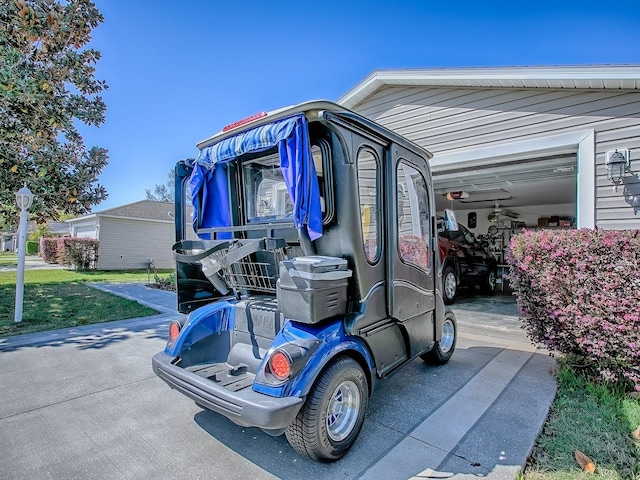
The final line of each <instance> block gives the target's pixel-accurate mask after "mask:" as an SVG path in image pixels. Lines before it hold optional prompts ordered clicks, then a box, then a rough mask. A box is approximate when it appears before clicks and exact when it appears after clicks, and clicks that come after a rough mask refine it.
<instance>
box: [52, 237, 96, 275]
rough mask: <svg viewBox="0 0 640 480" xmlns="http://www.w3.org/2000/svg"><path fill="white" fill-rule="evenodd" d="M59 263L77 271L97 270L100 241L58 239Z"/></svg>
mask: <svg viewBox="0 0 640 480" xmlns="http://www.w3.org/2000/svg"><path fill="white" fill-rule="evenodd" d="M57 241H58V244H57V259H58V263H60V264H61V265H65V266H67V267H73V268H75V269H76V270H95V269H96V266H97V264H98V244H99V242H98V240H96V239H94V238H69V237H64V238H58V240H57Z"/></svg>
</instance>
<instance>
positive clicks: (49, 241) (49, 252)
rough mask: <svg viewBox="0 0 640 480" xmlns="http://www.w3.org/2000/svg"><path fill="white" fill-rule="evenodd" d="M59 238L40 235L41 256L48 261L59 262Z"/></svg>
mask: <svg viewBox="0 0 640 480" xmlns="http://www.w3.org/2000/svg"><path fill="white" fill-rule="evenodd" d="M57 248H58V239H57V238H47V237H40V256H41V257H42V260H44V261H45V262H47V263H58V253H57V252H58V251H57Z"/></svg>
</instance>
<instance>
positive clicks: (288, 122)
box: [190, 115, 322, 240]
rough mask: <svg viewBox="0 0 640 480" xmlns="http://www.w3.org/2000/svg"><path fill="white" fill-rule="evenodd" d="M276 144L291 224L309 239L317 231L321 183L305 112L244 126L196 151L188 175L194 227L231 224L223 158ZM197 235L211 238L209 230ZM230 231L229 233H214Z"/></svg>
mask: <svg viewBox="0 0 640 480" xmlns="http://www.w3.org/2000/svg"><path fill="white" fill-rule="evenodd" d="M275 146H277V147H278V152H279V155H280V168H281V170H282V175H283V177H284V181H285V184H286V186H287V191H288V192H289V196H290V197H291V200H292V202H293V206H294V209H293V212H294V222H295V225H296V227H298V228H300V227H303V226H305V225H306V228H307V231H308V233H309V238H311V240H315V239H317V238H319V237H321V236H322V210H321V206H320V189H319V186H318V177H317V174H316V168H315V165H314V164H313V156H312V154H311V144H310V142H309V127H308V124H307V119H306V117H305V116H304V115H296V116H294V117H290V118H287V119H284V120H279V121H277V122H273V123H270V124H267V125H263V126H261V127H257V128H254V129H251V130H247V131H246V132H242V133H239V134H238V135H235V136H233V137H230V138H227V139H224V140H222V141H221V142H218V143H216V144H214V145H211V146H210V147H206V148H204V149H202V150H201V151H200V153H199V155H198V158H196V162H195V165H194V169H193V172H192V174H191V179H190V186H191V198H192V201H193V206H194V218H193V228H194V230H196V231H197V230H198V229H200V228H212V227H225V226H230V225H231V211H230V205H229V187H228V183H227V168H226V166H225V163H227V162H230V161H231V160H233V159H234V158H236V157H238V156H240V155H243V154H245V153H250V152H261V151H264V150H268V149H270V148H272V147H275ZM199 236H200V237H201V238H210V235H204V234H200V235H199ZM231 237H232V235H231V234H230V233H228V234H226V233H220V234H218V236H217V238H231Z"/></svg>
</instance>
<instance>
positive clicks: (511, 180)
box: [433, 153, 578, 211]
mask: <svg viewBox="0 0 640 480" xmlns="http://www.w3.org/2000/svg"><path fill="white" fill-rule="evenodd" d="M577 173H578V172H577V164H576V155H575V154H574V153H564V154H559V155H554V156H549V157H543V158H526V159H516V160H512V161H502V162H500V163H493V164H486V165H483V166H475V167H473V168H456V169H448V170H447V169H446V168H442V169H441V170H440V171H435V172H433V183H434V189H435V195H436V208H437V210H439V211H441V210H443V209H444V208H451V203H452V201H450V200H447V199H446V198H445V195H446V194H447V192H452V191H463V192H466V193H468V197H467V198H464V199H460V200H453V204H454V206H455V208H456V209H465V208H468V209H481V208H492V207H494V206H495V204H496V202H498V203H499V204H500V206H502V207H523V206H533V205H553V204H566V203H575V202H576V175H577Z"/></svg>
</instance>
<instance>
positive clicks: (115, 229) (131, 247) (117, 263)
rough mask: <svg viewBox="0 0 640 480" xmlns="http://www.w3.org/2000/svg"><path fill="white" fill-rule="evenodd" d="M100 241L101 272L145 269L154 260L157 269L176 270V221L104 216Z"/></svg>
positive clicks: (99, 260)
mask: <svg viewBox="0 0 640 480" xmlns="http://www.w3.org/2000/svg"><path fill="white" fill-rule="evenodd" d="M99 240H100V247H99V253H98V254H99V258H98V270H128V269H142V268H146V267H147V262H148V260H149V259H151V258H152V259H153V260H154V264H155V266H156V268H162V269H164V268H174V267H175V263H174V260H173V258H172V256H171V246H172V245H173V243H174V226H173V222H172V221H153V220H134V219H127V218H116V217H102V218H101V224H100V236H99Z"/></svg>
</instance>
